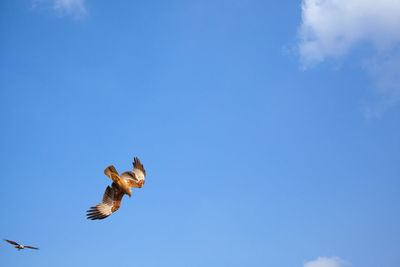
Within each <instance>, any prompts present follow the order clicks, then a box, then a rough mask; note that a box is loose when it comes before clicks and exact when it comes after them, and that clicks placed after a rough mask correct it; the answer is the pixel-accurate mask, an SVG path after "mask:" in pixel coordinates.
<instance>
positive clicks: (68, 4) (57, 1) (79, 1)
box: [54, 0, 86, 15]
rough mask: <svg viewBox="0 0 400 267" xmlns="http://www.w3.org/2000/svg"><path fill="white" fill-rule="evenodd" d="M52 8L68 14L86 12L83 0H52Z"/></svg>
mask: <svg viewBox="0 0 400 267" xmlns="http://www.w3.org/2000/svg"><path fill="white" fill-rule="evenodd" d="M54 9H55V10H56V11H58V12H61V13H64V14H68V15H71V14H74V15H83V14H85V13H86V9H85V1H84V0H54Z"/></svg>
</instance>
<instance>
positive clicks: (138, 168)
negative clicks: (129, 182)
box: [133, 157, 146, 181]
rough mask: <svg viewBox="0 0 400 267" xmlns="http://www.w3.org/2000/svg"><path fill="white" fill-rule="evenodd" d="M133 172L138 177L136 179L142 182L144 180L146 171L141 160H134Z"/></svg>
mask: <svg viewBox="0 0 400 267" xmlns="http://www.w3.org/2000/svg"><path fill="white" fill-rule="evenodd" d="M133 160H134V161H133V172H134V173H135V175H136V178H137V179H138V180H139V181H140V180H143V181H144V178H145V177H146V171H145V170H144V167H143V165H142V163H140V160H139V158H136V157H135V158H134V159H133Z"/></svg>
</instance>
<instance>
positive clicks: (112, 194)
mask: <svg viewBox="0 0 400 267" xmlns="http://www.w3.org/2000/svg"><path fill="white" fill-rule="evenodd" d="M104 174H105V175H107V176H108V177H109V178H110V179H111V180H113V183H112V184H111V187H110V186H107V188H106V191H105V192H104V195H103V201H102V202H101V203H99V204H97V206H94V207H91V208H90V209H89V210H88V211H87V218H88V219H91V220H102V219H104V218H107V217H108V216H110V215H111V214H112V213H113V212H115V211H116V210H118V209H119V207H120V206H121V200H122V197H123V196H124V195H125V194H126V195H128V196H129V197H131V196H132V187H136V188H142V186H143V184H144V178H145V177H146V171H145V170H144V167H143V165H142V163H140V160H139V159H138V158H136V157H135V158H134V161H133V172H131V171H127V172H124V173H122V174H121V175H119V174H118V172H117V170H116V169H115V167H114V166H113V165H111V166H108V167H107V168H106V169H105V170H104Z"/></svg>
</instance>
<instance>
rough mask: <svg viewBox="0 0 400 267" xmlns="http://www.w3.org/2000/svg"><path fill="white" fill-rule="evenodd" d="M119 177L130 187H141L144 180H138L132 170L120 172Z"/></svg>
mask: <svg viewBox="0 0 400 267" xmlns="http://www.w3.org/2000/svg"><path fill="white" fill-rule="evenodd" d="M121 179H122V180H124V181H125V183H126V184H127V185H128V186H130V187H137V188H141V187H142V186H143V183H144V180H140V181H139V180H138V179H137V178H136V174H135V173H134V172H129V171H128V172H124V173H123V174H121Z"/></svg>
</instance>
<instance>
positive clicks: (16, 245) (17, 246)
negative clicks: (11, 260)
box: [4, 239, 39, 251]
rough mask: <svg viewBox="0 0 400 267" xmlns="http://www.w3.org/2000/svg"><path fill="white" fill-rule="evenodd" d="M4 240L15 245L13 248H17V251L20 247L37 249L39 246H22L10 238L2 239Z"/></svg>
mask: <svg viewBox="0 0 400 267" xmlns="http://www.w3.org/2000/svg"><path fill="white" fill-rule="evenodd" d="M4 240H5V241H7V242H8V243H10V244H12V245H15V248H16V249H18V251H19V250H21V249H24V248H30V249H39V248H35V247H31V246H23V245H20V244H18V243H17V242H14V241H11V240H7V239H4Z"/></svg>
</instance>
